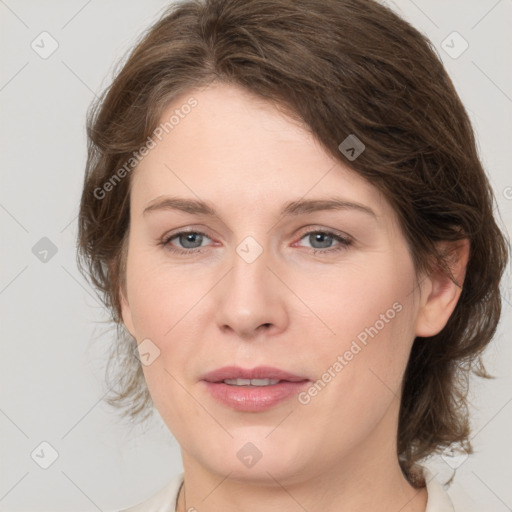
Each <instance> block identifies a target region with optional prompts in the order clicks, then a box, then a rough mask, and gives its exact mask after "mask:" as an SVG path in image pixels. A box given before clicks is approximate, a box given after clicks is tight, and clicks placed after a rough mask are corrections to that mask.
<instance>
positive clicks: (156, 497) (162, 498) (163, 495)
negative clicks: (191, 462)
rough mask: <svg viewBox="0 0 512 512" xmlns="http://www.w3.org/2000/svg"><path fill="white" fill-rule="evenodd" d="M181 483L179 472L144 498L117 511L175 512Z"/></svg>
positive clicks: (181, 478)
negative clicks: (156, 490)
mask: <svg viewBox="0 0 512 512" xmlns="http://www.w3.org/2000/svg"><path fill="white" fill-rule="evenodd" d="M182 483H183V473H180V474H179V475H176V476H175V477H174V478H173V479H172V480H171V481H170V482H169V483H168V484H167V485H166V486H165V487H162V488H161V489H160V490H159V491H158V492H156V493H155V494H153V495H152V496H150V497H149V498H147V499H146V500H144V501H142V502H141V503H138V504H137V505H133V506H132V507H129V508H124V509H123V510H119V511H118V512H175V510H176V499H177V498H178V492H179V490H180V487H181V484H182Z"/></svg>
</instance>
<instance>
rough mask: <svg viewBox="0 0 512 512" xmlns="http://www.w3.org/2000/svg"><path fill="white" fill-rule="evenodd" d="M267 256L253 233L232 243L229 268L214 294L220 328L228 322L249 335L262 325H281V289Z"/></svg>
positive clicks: (282, 308)
mask: <svg viewBox="0 0 512 512" xmlns="http://www.w3.org/2000/svg"><path fill="white" fill-rule="evenodd" d="M270 256H271V255H270V251H269V250H266V248H265V247H264V246H263V245H262V244H261V243H260V242H259V241H258V240H256V238H255V236H252V235H249V236H246V237H245V238H244V239H242V241H241V242H240V243H239V244H238V245H237V246H236V247H235V253H234V254H233V258H232V260H231V265H230V267H231V270H230V271H229V272H228V274H227V275H226V277H225V280H224V283H223V285H222V286H221V287H220V289H219V293H218V295H217V299H218V301H217V309H216V317H217V322H218V326H219V327H220V328H225V327H226V326H229V327H231V329H232V330H234V331H236V332H237V333H238V334H239V335H240V336H244V337H249V336H251V334H253V333H254V332H255V331H256V330H257V329H258V327H260V326H261V325H273V326H274V327H276V326H278V327H279V330H281V329H282V328H283V322H284V321H285V317H286V315H285V309H284V304H283V303H282V300H281V299H282V297H281V293H282V290H281V287H280V286H279V284H278V280H277V279H276V277H275V276H274V275H273V272H272V271H271V270H270V269H269V267H270V268H272V262H271V261H270V260H271V257H270ZM274 281H275V282H274Z"/></svg>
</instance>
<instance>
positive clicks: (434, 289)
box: [416, 239, 470, 337]
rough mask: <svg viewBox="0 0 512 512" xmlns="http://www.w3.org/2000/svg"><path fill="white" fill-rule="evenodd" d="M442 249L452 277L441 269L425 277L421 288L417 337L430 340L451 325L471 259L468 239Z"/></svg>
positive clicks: (451, 243)
mask: <svg viewBox="0 0 512 512" xmlns="http://www.w3.org/2000/svg"><path fill="white" fill-rule="evenodd" d="M439 248H440V249H441V251H442V253H443V254H446V258H445V259H446V262H447V265H448V267H449V270H450V272H451V274H452V276H450V275H449V274H447V272H446V271H445V270H442V269H440V268H439V269H436V270H434V271H433V272H432V273H431V274H430V275H429V276H427V277H426V278H425V280H424V282H423V283H422V286H421V287H420V289H421V299H420V309H419V312H418V316H417V319H416V336H421V337H429V336H434V335H436V334H438V333H439V332H440V331H441V330H442V329H443V328H444V326H445V325H446V323H447V322H448V319H449V318H450V316H451V314H452V313H453V311H454V309H455V306H456V305H457V302H458V300H459V297H460V294H461V292H462V286H463V282H464V277H465V275H466V267H467V263H468V260H469V252H470V244H469V240H468V239H463V240H458V241H456V242H443V243H442V244H441V245H440V247H439ZM452 278H453V279H452ZM454 281H455V282H454Z"/></svg>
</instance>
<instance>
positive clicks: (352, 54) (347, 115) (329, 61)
mask: <svg viewBox="0 0 512 512" xmlns="http://www.w3.org/2000/svg"><path fill="white" fill-rule="evenodd" d="M213 81H219V82H223V83H228V84H229V83H231V84H236V85H240V86H243V87H244V88H246V89H247V90H249V91H251V92H253V93H254V94H256V95H257V96H259V97H261V98H263V99H265V100H268V101H271V102H273V103H274V104H275V105H276V106H278V107H279V108H281V109H282V110H283V111H284V112H286V113H288V114H289V115H290V116H292V117H293V118H294V119H296V120H298V121H299V122H301V123H303V125H304V126H305V127H306V128H307V129H308V130H310V131H311V133H312V134H314V136H315V137H316V138H317V139H318V140H319V141H320V143H321V144H322V145H323V147H324V148H325V149H326V150H327V151H328V152H330V154H332V155H333V156H334V157H335V158H337V159H338V160H340V161H342V162H343V163H344V164H348V165H349V166H350V167H351V168H352V169H354V170H355V171H356V172H358V173H359V174H360V175H361V176H363V177H365V178H366V179H367V180H369V181H370V182H371V183H372V184H373V185H374V186H375V187H377V188H378V189H379V190H380V191H381V192H382V193H383V194H384V195H385V197H386V198H387V199H388V200H389V201H390V203H391V204H392V206H393V207H394V209H395V211H396V212H397V214H398V216H399V219H400V223H401V226H402V229H403V232H404V235H405V237H406V239H407V242H408V244H409V246H410V251H411V255H412V257H413V261H414V264H415V268H416V270H417V272H419V271H429V270H431V269H432V268H433V266H439V265H440V266H441V267H442V268H444V269H445V270H446V271H449V265H448V264H447V260H446V258H445V257H444V256H443V255H442V254H439V253H438V251H437V250H436V245H435V244H436V242H438V241H443V240H444V241H456V240H460V239H462V238H468V239H469V240H470V259H469V262H468V266H467V273H466V278H465V281H464V286H463V289H462V292H461V296H460V299H459V301H458V304H457V306H456V308H455V311H454V313H453V314H452V316H451V317H450V319H449V321H448V323H447V325H446V326H445V328H444V329H443V330H442V331H441V332H440V333H439V334H437V335H436V336H432V337H431V338H428V339H425V338H416V339H415V341H414V344H413V347H412V351H411V355H410V359H409V363H408V366H407V369H406V372H405V376H404V381H403V392H402V398H401V409H400V415H399V427H398V446H397V452H398V457H399V460H400V464H401V467H402V470H403V471H404V473H405V474H406V476H408V478H410V479H411V481H413V472H412V470H413V466H414V464H415V463H416V462H417V461H419V460H421V459H423V458H424V457H426V456H428V455H430V454H432V453H434V452H435V451H439V450H440V449H442V448H443V447H446V446H448V445H450V444H452V443H460V444H462V446H464V448H465V449H466V451H468V452H471V445H470V443H469V421H468V411H467V398H466V396H467V382H468V377H469V374H470V372H471V371H474V372H475V373H477V374H479V375H482V376H488V375H487V374H486V372H485V369H484V367H483V364H482V361H481V353H482V351H483V349H484V348H485V346H486V345H487V344H488V343H489V341H490V340H491V338H492V337H493V335H494V333H495V330H496V327H497V324H498V321H499V317H500V312H501V297H500V291H499V284H500V280H501V276H502V274H503V272H504V268H505V265H506V261H507V258H508V246H507V242H506V240H505V238H504V236H503V234H502V233H501V231H500V229H499V227H498V226H497V224H496V222H495V219H494V217H493V206H494V196H493V193H492V190H491V188H490V185H489V182H488V180H487V178H486V175H485V173H484V170H483V168H482V164H481V162H480V160H479V156H478V153H477V148H476V144H475V138H474V134H473V131H472V127H471V123H470V120H469V118H468V115H467V113H466V110H465V108H464V106H463V105H462V103H461V100H460V99H459V97H458V95H457V93H456V91H455V88H454V86H453V84H452V82H451V80H450V78H449V77H448V75H447V73H446V71H445V69H444V68H443V65H442V62H441V59H440V58H439V56H438V54H437V52H436V51H435V49H434V48H433V47H432V45H431V43H430V41H429V40H428V39H427V38H426V37H425V36H424V35H422V34H421V33H420V32H418V31H417V30H416V29H415V28H413V27H412V26H411V25H409V24H408V23H407V22H406V21H404V20H403V19H401V18H400V17H399V16H397V15H396V14H395V13H394V12H393V11H391V10H390V9H388V8H386V7H384V6H382V5H380V4H378V3H377V2H375V1H373V0H294V1H290V0H244V1H240V0H187V1H185V2H180V3H177V4H173V5H171V6H170V7H169V8H168V11H166V12H165V13H164V15H163V16H162V17H161V18H160V20H159V21H157V22H156V23H155V24H154V25H153V26H152V27H150V29H149V30H148V31H147V33H145V34H143V35H142V38H141V40H140V41H139V43H138V44H137V46H136V47H135V49H134V50H133V52H132V53H131V55H130V56H129V58H128V59H127V61H126V62H125V64H124V65H123V67H122V69H121V70H120V72H119V73H118V74H117V76H116V77H115V79H114V81H113V83H112V84H111V85H110V87H109V88H107V90H106V91H105V92H104V94H103V95H102V96H101V97H100V98H99V99H98V101H97V102H96V103H95V104H93V106H92V108H91V110H90V112H89V114H88V125H87V133H88V138H89V145H88V160H87V168H86V176H85V182H84V187H83V195H82V198H81V205H80V214H79V235H78V265H79V267H80V269H81V271H82V272H83V273H84V275H86V277H88V278H89V279H90V280H91V281H92V283H93V284H94V285H95V286H96V287H97V288H98V291H99V294H100V296H101V298H102V300H103V302H104V304H105V305H106V307H107V308H108V309H109V311H110V312H111V314H112V320H113V322H114V324H115V325H116V326H117V328H118V339H117V345H116V346H115V349H114V352H113V354H112V356H111V359H110V361H109V362H113V363H114V364H115V365H116V367H117V368H118V369H119V372H118V377H119V378H118V382H120V383H121V384H120V389H119V390H116V391H113V393H114V395H113V397H111V398H108V399H107V402H108V403H110V404H111V405H116V406H118V407H119V408H124V409H125V413H124V414H125V415H127V416H129V417H130V418H131V419H132V420H135V419H141V418H142V417H143V416H144V413H146V414H149V413H151V412H152V400H151V397H150V395H149V392H148V389H147V386H146V383H145V380H144V376H143V372H142V368H141V365H140V362H139V361H138V359H137V358H136V357H135V356H134V355H133V351H134V348H135V347H136V342H135V340H133V338H131V337H130V336H127V333H126V331H125V330H124V329H123V326H122V321H121V311H120V298H119V291H120V289H122V287H124V276H125V257H126V241H127V236H128V231H129V220H130V212H129V196H130V184H131V175H129V172H128V171H127V170H126V166H125V164H126V162H127V161H129V160H130V159H131V158H133V156H134V155H135V154H136V152H137V151H138V150H139V149H140V148H141V146H142V145H143V144H145V143H146V142H147V141H148V140H149V138H151V135H152V134H153V133H154V130H155V128H156V127H157V125H158V123H159V121H160V116H161V114H162V112H163V110H164V109H165V107H166V106H167V105H168V104H169V103H170V102H171V101H172V100H173V99H174V98H176V97H177V96H178V95H183V94H184V93H186V92H189V93H190V92H191V91H193V90H194V89H197V88H201V87H206V86H208V85H209V84H211V83H212V82H213ZM350 134H355V135H356V136H357V137H358V138H359V139H360V140H361V141H362V142H363V143H364V144H365V146H366V148H365V150H364V152H363V153H362V154H361V155H360V156H359V157H358V158H357V159H355V160H353V161H348V160H347V159H346V158H345V156H344V155H343V154H342V153H341V152H340V150H339V149H338V146H339V144H340V143H341V142H342V141H343V140H344V139H345V138H346V137H347V136H348V135H350ZM132 164H133V163H132ZM122 166H125V167H124V169H125V171H126V172H125V173H122V174H123V178H122V179H120V177H119V175H120V173H117V178H119V179H117V180H116V181H115V183H113V182H112V179H113V178H114V177H115V173H116V170H119V169H120V168H121V167H122ZM125 174H126V177H124V175H125ZM109 180H110V183H111V184H112V183H113V185H112V186H111V187H108V193H107V192H106V191H107V187H105V183H106V182H109ZM98 190H102V192H101V194H99V193H98ZM100 195H101V197H98V196H100ZM107 373H108V372H107ZM144 417H145V416H144Z"/></svg>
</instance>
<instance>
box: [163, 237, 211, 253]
mask: <svg viewBox="0 0 512 512" xmlns="http://www.w3.org/2000/svg"><path fill="white" fill-rule="evenodd" d="M205 238H208V239H209V237H208V236H207V235H206V234H205V233H202V232H200V231H180V232H179V233H175V234H173V235H171V236H168V237H164V239H163V240H162V242H161V245H163V246H164V247H166V248H167V249H169V250H170V251H172V252H175V253H177V254H191V253H196V252H201V249H200V248H201V247H202V242H203V241H204V239H205ZM174 239H177V241H178V243H180V244H181V245H182V247H176V246H174V245H173V244H172V243H171V242H172V241H173V240H174Z"/></svg>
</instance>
